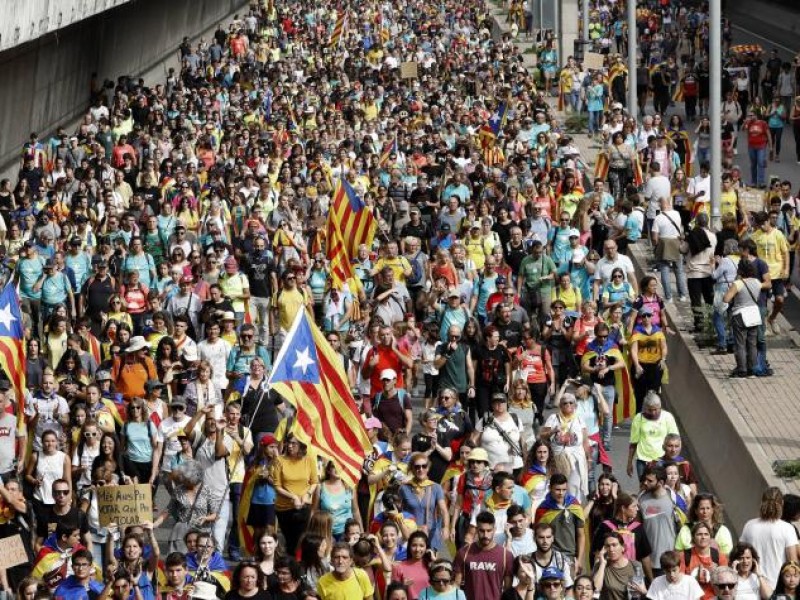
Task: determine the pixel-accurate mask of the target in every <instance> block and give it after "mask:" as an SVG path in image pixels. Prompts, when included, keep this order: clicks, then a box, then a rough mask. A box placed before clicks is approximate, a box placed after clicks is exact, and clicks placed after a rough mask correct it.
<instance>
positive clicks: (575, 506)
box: [536, 493, 584, 523]
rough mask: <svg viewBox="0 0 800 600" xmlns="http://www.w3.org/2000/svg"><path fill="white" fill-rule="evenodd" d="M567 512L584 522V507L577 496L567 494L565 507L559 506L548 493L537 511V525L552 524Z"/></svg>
mask: <svg viewBox="0 0 800 600" xmlns="http://www.w3.org/2000/svg"><path fill="white" fill-rule="evenodd" d="M565 512H568V513H570V514H571V515H572V516H573V517H575V518H576V519H578V520H579V521H580V522H581V523H582V522H583V520H584V516H583V507H582V506H581V503H580V502H578V499H577V498H576V497H575V496H572V495H571V494H567V495H566V496H565V498H564V506H559V505H558V503H557V502H556V501H555V500H554V499H553V497H552V496H551V495H550V494H549V493H548V494H547V495H546V496H545V497H544V500H542V503H541V504H540V505H539V507H538V508H537V509H536V523H552V522H553V521H555V520H556V519H558V517H560V516H561V515H562V514H564V513H565Z"/></svg>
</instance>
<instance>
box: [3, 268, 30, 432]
mask: <svg viewBox="0 0 800 600" xmlns="http://www.w3.org/2000/svg"><path fill="white" fill-rule="evenodd" d="M24 348H25V330H24V328H23V326H22V310H21V309H20V307H19V299H18V298H17V289H16V288H15V287H14V285H13V284H12V283H9V284H8V285H6V287H5V288H3V292H2V293H0V369H2V371H3V374H2V376H3V377H5V378H6V379H8V381H10V382H11V388H12V389H13V390H14V394H15V398H16V400H17V414H18V415H19V416H20V417H22V415H23V414H24V408H25V406H24V402H25V393H26V388H25V351H24Z"/></svg>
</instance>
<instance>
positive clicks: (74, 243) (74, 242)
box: [69, 235, 81, 246]
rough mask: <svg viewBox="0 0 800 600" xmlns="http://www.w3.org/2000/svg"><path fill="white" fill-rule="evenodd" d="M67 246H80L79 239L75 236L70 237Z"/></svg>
mask: <svg viewBox="0 0 800 600" xmlns="http://www.w3.org/2000/svg"><path fill="white" fill-rule="evenodd" d="M69 245H70V246H80V245H81V238H79V237H78V236H77V235H76V236H73V237H71V238H70V239H69Z"/></svg>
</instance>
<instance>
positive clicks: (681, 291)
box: [658, 258, 686, 300]
mask: <svg viewBox="0 0 800 600" xmlns="http://www.w3.org/2000/svg"><path fill="white" fill-rule="evenodd" d="M673 268H674V269H675V282H676V283H677V285H678V296H686V273H685V272H684V270H683V258H678V260H676V261H666V260H664V261H661V262H659V263H658V270H659V271H660V272H661V287H663V288H664V299H665V300H672V286H671V285H670V282H669V276H670V271H671V270H672V269H673Z"/></svg>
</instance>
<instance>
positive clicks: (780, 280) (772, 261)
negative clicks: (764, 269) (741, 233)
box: [750, 210, 789, 335]
mask: <svg viewBox="0 0 800 600" xmlns="http://www.w3.org/2000/svg"><path fill="white" fill-rule="evenodd" d="M755 222H756V227H757V229H756V231H755V232H753V235H752V236H751V238H750V239H752V240H753V243H754V244H755V245H756V253H757V255H758V258H760V259H761V260H763V261H764V262H765V263H767V266H768V267H769V276H770V279H771V280H772V300H773V304H772V314H770V316H769V317H768V318H767V325H769V328H770V329H771V330H772V333H774V334H775V335H778V334H779V333H780V328H779V327H778V323H776V321H775V319H777V318H778V315H779V314H780V313H781V311H782V310H783V302H784V299H785V298H786V281H787V280H788V279H789V242H787V241H786V237H785V236H784V235H783V233H782V232H781V231H780V230H779V229H777V228H776V227H775V223H777V222H778V211H777V210H771V211H769V214H767V213H765V212H761V213H758V214H757V215H756V216H755Z"/></svg>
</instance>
